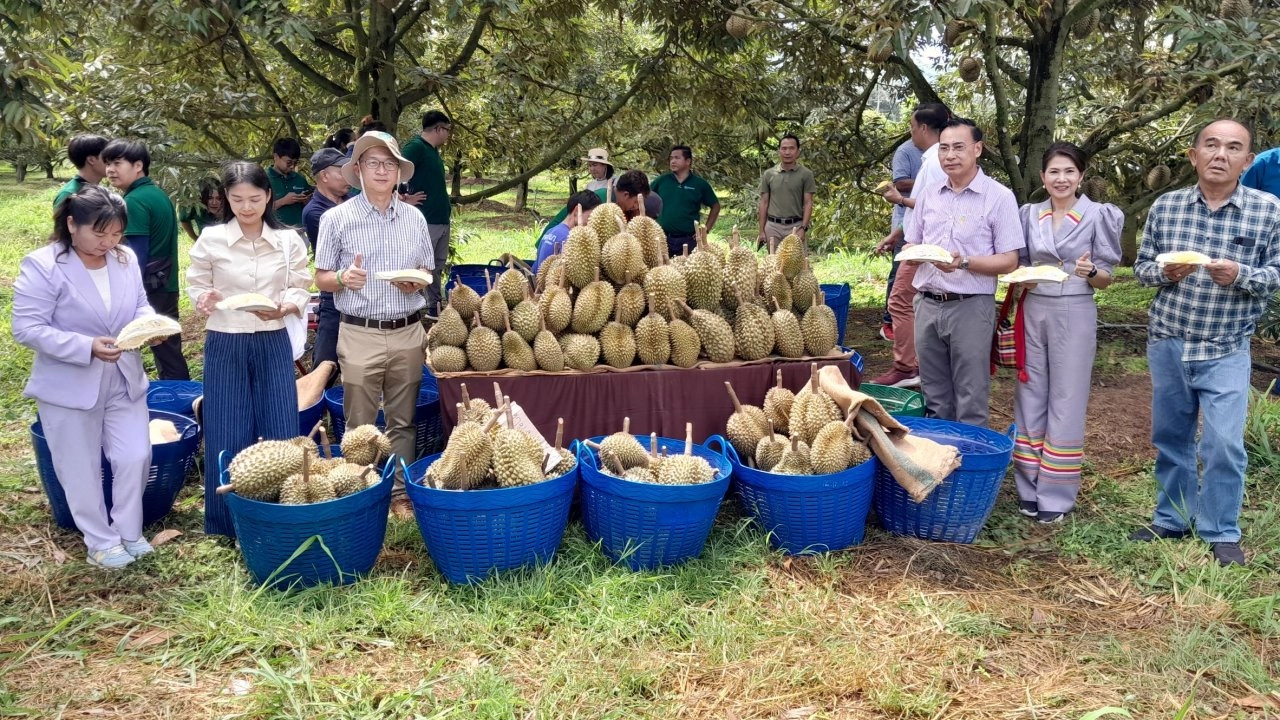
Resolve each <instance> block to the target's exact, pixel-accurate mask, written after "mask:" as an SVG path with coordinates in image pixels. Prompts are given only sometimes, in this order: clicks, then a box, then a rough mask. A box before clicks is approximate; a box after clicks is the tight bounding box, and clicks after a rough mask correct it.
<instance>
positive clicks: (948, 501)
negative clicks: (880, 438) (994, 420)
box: [873, 416, 1015, 543]
mask: <svg viewBox="0 0 1280 720" xmlns="http://www.w3.org/2000/svg"><path fill="white" fill-rule="evenodd" d="M898 421H899V422H901V423H902V424H903V425H906V426H907V427H909V428H911V432H912V434H914V435H917V436H919V437H923V438H929V439H930V440H934V441H936V442H939V443H942V444H943V445H954V446H956V447H957V448H959V449H960V459H961V464H960V469H958V470H956V471H955V472H953V473H951V474H950V475H948V476H947V478H946V479H945V480H943V481H942V484H941V485H939V486H938V487H937V488H935V489H934V491H933V492H932V493H930V494H929V497H927V498H925V500H924V502H921V503H917V502H915V501H914V500H912V499H911V496H910V495H908V494H907V491H906V490H903V489H902V486H901V485H899V484H898V481H897V480H894V479H893V475H891V474H890V473H889V470H888V469H887V468H885V467H884V466H883V465H881V466H880V468H879V469H878V470H877V471H876V490H875V498H874V501H873V502H874V506H875V509H876V515H878V516H879V517H880V522H881V523H882V524H883V525H884V528H885V529H886V530H888V531H889V532H891V533H894V534H895V535H914V536H916V537H920V538H924V539H926V540H942V541H945V542H957V543H971V542H973V539H974V538H975V537H977V536H978V532H979V531H980V530H982V526H983V525H984V524H985V523H986V522H987V517H989V516H990V515H991V509H992V508H994V507H995V504H996V495H997V494H998V493H999V492H1000V483H1001V482H1003V481H1004V476H1005V473H1006V472H1007V471H1008V469H1009V461H1010V459H1011V458H1012V457H1013V435H1014V432H1015V428H1014V427H1013V426H1010V427H1009V432H1008V434H1006V435H1001V434H1000V433H998V432H995V431H994V430H988V429H987V428H984V427H976V426H973V425H965V424H964V423H958V422H951V421H949V420H938V419H936V418H914V417H905V416H899V417H898Z"/></svg>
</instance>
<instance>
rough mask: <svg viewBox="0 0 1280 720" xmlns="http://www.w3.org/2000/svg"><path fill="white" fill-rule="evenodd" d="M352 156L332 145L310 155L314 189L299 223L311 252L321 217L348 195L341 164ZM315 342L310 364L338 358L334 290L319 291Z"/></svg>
mask: <svg viewBox="0 0 1280 720" xmlns="http://www.w3.org/2000/svg"><path fill="white" fill-rule="evenodd" d="M350 160H351V158H349V157H347V155H346V153H344V152H342V151H341V150H336V149H334V148H324V149H322V150H318V151H316V152H315V153H314V154H313V155H312V156H311V175H312V177H314V178H315V179H316V189H315V192H314V193H312V194H311V199H310V200H308V201H307V205H306V207H304V208H302V224H303V225H304V226H305V227H306V228H307V237H308V238H309V239H310V240H311V254H312V255H315V252H316V241H317V240H318V239H319V237H320V217H321V216H322V215H324V214H325V211H327V210H329V208H333V207H337V206H338V205H339V204H341V203H342V201H344V200H346V199H347V196H348V195H349V194H350V192H351V186H350V185H348V184H347V179H346V178H344V177H342V166H344V165H346V164H347V162H349V161H350ZM316 316H317V317H316V344H315V348H314V349H313V350H312V354H311V367H315V366H316V365H319V364H320V363H322V362H324V361H325V360H332V361H334V362H337V361H338V321H339V318H338V308H337V306H335V305H334V304H333V293H331V292H325V291H323V290H322V291H321V292H320V308H319V310H318V311H317V313H316Z"/></svg>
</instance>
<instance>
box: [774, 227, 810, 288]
mask: <svg viewBox="0 0 1280 720" xmlns="http://www.w3.org/2000/svg"><path fill="white" fill-rule="evenodd" d="M804 256H805V248H804V241H803V240H801V239H800V236H799V235H797V234H795V233H794V232H793V233H788V234H787V236H786V237H784V238H782V242H780V243H778V259H777V263H778V266H777V269H778V270H781V271H782V276H783V277H785V278H786V279H787V280H791V279H793V278H794V277H795V276H797V275H799V274H800V271H801V270H803V269H804Z"/></svg>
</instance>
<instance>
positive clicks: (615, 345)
mask: <svg viewBox="0 0 1280 720" xmlns="http://www.w3.org/2000/svg"><path fill="white" fill-rule="evenodd" d="M621 314H622V309H621V307H615V309H614V314H613V320H612V321H611V322H609V324H607V325H605V326H604V329H603V330H601V331H600V352H601V353H602V354H603V355H604V361H605V364H607V365H609V366H611V367H615V368H618V369H622V368H628V367H631V363H633V362H635V359H636V336H635V333H634V332H633V331H632V330H631V328H630V327H629V326H628V325H626V324H625V323H623V322H622V320H621V319H620V318H621Z"/></svg>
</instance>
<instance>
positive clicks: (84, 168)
mask: <svg viewBox="0 0 1280 720" xmlns="http://www.w3.org/2000/svg"><path fill="white" fill-rule="evenodd" d="M107 142H108V140H107V139H106V138H104V137H102V136H101V135H77V136H75V137H73V138H71V142H70V143H69V144H68V145H67V159H68V160H70V161H71V164H72V165H75V166H76V176H75V177H73V178H71V179H70V180H68V181H67V184H66V185H63V186H62V188H61V189H59V190H58V194H57V195H55V196H54V198H53V209H54V210H57V209H58V206H59V205H61V204H62V201H63V200H66V199H67V198H68V197H70V196H71V195H72V194H74V193H75V191H77V190H79V189H80V188H82V187H84V186H85V185H97V184H98V183H100V182H102V178H104V177H106V176H107V169H106V168H105V167H103V166H102V158H101V157H100V156H101V155H102V148H104V147H106V146H107Z"/></svg>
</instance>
